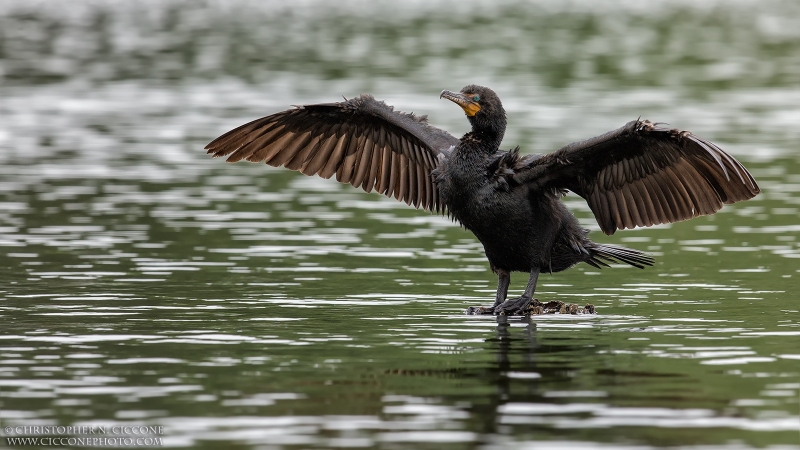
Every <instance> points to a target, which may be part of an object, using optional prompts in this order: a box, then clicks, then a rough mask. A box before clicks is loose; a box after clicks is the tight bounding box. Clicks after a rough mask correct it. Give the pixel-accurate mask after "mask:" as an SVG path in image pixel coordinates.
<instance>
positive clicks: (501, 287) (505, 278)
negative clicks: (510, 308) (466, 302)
mask: <svg viewBox="0 0 800 450" xmlns="http://www.w3.org/2000/svg"><path fill="white" fill-rule="evenodd" d="M495 273H497V293H496V294H495V297H494V305H492V306H470V307H469V308H467V314H469V315H475V314H494V309H495V308H497V305H499V304H501V303H503V301H505V299H506V295H508V285H509V284H510V283H511V275H509V273H508V271H507V270H503V269H495Z"/></svg>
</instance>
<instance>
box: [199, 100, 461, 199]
mask: <svg viewBox="0 0 800 450" xmlns="http://www.w3.org/2000/svg"><path fill="white" fill-rule="evenodd" d="M456 144H458V139H456V138H455V137H453V136H452V135H450V134H449V133H447V132H445V131H442V130H440V129H438V128H436V127H433V126H431V125H429V124H428V122H427V118H426V116H415V115H413V114H404V113H401V112H396V111H394V110H393V108H392V107H390V106H388V105H386V104H385V103H384V102H379V101H377V100H375V99H374V98H373V97H372V96H370V95H362V96H360V97H356V98H352V99H350V100H346V101H344V102H339V103H324V104H318V105H306V106H298V107H295V108H294V109H290V110H286V111H283V112H279V113H277V114H273V115H271V116H267V117H263V118H261V119H257V120H254V121H252V122H250V123H248V124H245V125H242V126H240V127H239V128H236V129H234V130H231V131H229V132H227V133H225V134H223V135H222V136H220V137H218V138H217V139H215V140H214V141H212V142H211V143H210V144H208V145H207V146H206V149H207V150H208V153H209V154H211V155H213V156H215V157H217V156H228V162H236V161H240V160H242V159H245V160H247V161H250V162H261V161H264V162H266V163H267V164H269V165H271V166H275V167H278V166H284V167H286V168H287V169H292V170H299V171H300V172H302V173H303V174H305V175H319V176H321V177H323V178H330V177H332V176H333V175H334V174H335V175H336V180H337V181H339V182H341V183H349V184H351V185H352V186H356V187H358V186H360V187H361V188H362V189H364V190H365V191H367V192H370V191H372V189H375V190H376V191H378V192H380V193H381V194H384V195H386V196H387V197H394V198H396V199H397V200H400V201H404V202H406V203H407V204H409V205H411V204H413V205H414V206H415V207H420V206H422V207H423V208H425V209H426V210H428V211H439V212H441V211H442V210H443V208H444V205H443V204H442V203H441V201H440V199H439V191H438V190H437V189H436V188H435V187H434V185H433V182H432V181H431V177H430V173H431V171H432V170H433V169H435V168H436V167H437V165H438V163H439V159H438V157H439V155H444V156H447V155H448V154H449V153H450V150H451V148H452V147H453V146H455V145H456Z"/></svg>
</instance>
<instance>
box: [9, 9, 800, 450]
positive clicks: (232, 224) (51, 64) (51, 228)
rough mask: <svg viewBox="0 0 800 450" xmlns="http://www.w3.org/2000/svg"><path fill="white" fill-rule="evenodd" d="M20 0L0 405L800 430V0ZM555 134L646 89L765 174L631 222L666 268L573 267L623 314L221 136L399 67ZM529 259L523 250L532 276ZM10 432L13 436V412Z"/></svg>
mask: <svg viewBox="0 0 800 450" xmlns="http://www.w3.org/2000/svg"><path fill="white" fill-rule="evenodd" d="M298 5H299V6H297V7H296V8H290V7H287V6H283V5H279V4H271V3H260V2H245V1H238V2H232V3H228V2H214V1H209V2H205V3H194V2H181V1H168V2H140V3H128V2H113V1H99V2H90V1H85V2H84V1H80V2H71V3H70V7H69V8H67V7H66V6H63V7H62V6H58V5H54V4H52V3H49V2H25V4H21V3H19V2H4V3H0V98H2V101H0V187H1V188H0V315H1V317H2V323H3V326H2V328H0V421H2V425H3V426H20V425H24V426H33V425H76V426H77V425H87V424H88V425H107V426H111V425H159V426H163V427H164V429H165V432H164V434H163V438H164V441H163V446H165V447H196V448H243V449H244V448H269V449H284V448H285V449H293V448H386V449H394V448H431V449H433V448H435V449H443V448H452V449H461V448H463V449H467V448H482V449H495V448H497V449H499V448H530V449H533V448H535V449H537V450H538V449H565V448H608V449H612V448H614V449H616V448H631V449H634V448H636V449H640V448H663V447H678V448H714V449H720V448H724V449H740V448H773V449H777V448H799V447H800V395H798V392H800V361H799V360H800V321H799V320H798V312H800V306H798V302H797V295H796V288H797V287H798V283H797V279H798V277H800V273H799V272H800V265H798V263H797V258H798V257H800V243H798V240H797V235H798V231H800V214H799V213H798V207H799V206H798V205H800V175H798V174H800V158H798V153H797V142H800V128H798V127H797V126H796V124H797V123H798V122H800V106H798V105H800V87H799V85H798V81H797V80H800V66H798V64H797V61H798V60H799V59H798V58H800V34H798V32H797V30H800V27H798V25H800V24H798V20H800V19H798V18H800V14H798V13H800V11H798V6H797V5H796V4H795V3H794V2H782V1H768V2H750V1H738V2H709V3H703V4H702V5H695V4H693V3H692V2H648V3H647V4H642V5H640V4H639V3H630V4H616V3H611V2H599V3H598V2H580V1H575V2H569V3H562V2H555V1H553V2H551V1H541V2H535V3H531V4H526V5H517V4H514V3H501V4H499V5H497V4H495V3H490V2H486V3H476V4H462V3H455V2H432V3H428V2H426V3H425V4H422V3H413V2H412V3H406V4H400V5H395V4H391V3H388V2H384V3H344V4H342V5H340V6H335V7H334V6H329V5H327V4H326V3H325V2H315V1H308V2H305V3H303V4H298ZM468 83H483V84H487V85H489V86H491V87H493V88H495V90H496V91H497V92H498V94H499V95H500V97H501V99H503V101H504V105H505V106H506V109H507V111H508V115H509V131H508V132H507V135H506V140H505V144H504V145H505V146H507V147H511V146H512V145H520V146H521V147H522V149H523V151H525V152H545V151H551V150H553V149H556V148H558V147H559V146H561V145H563V144H566V143H568V142H570V141H573V140H577V139H582V138H586V137H591V136H593V135H596V134H599V133H602V132H605V131H607V130H610V129H613V128H616V127H618V126H620V125H622V124H623V123H625V122H627V121H628V120H631V119H635V118H636V117H639V116H641V117H643V118H648V119H651V120H658V121H664V122H669V123H670V124H672V125H674V126H677V127H681V128H689V129H691V130H693V131H694V132H696V133H697V134H699V135H701V136H703V137H705V138H708V139H711V140H713V141H715V142H718V143H719V144H720V145H721V146H722V147H723V148H725V149H726V150H728V151H730V152H731V153H732V154H734V155H735V156H736V157H737V158H739V159H740V160H741V161H743V162H744V164H745V165H746V166H747V167H748V168H749V169H751V171H752V173H753V175H754V176H755V177H756V179H757V180H758V182H759V184H760V186H761V188H762V191H763V193H762V194H761V195H759V196H758V197H757V198H755V199H753V200H751V201H748V202H745V203H741V204H737V205H733V206H726V207H725V208H724V209H723V210H722V211H721V212H720V213H718V214H717V215H715V216H712V217H705V218H700V219H696V220H692V221H689V222H684V223H679V224H673V225H667V226H659V227H654V228H651V229H641V230H632V231H625V232H620V233H618V234H616V235H615V236H613V237H607V236H603V235H602V233H600V232H599V229H598V226H597V224H596V223H595V222H594V221H593V219H592V217H591V213H590V212H589V210H588V207H587V206H586V204H585V202H583V200H581V199H580V198H578V197H576V196H574V195H570V196H568V197H567V198H566V199H565V200H566V201H567V203H568V204H569V206H570V207H571V208H572V210H573V211H574V212H575V214H576V215H577V216H578V217H579V218H580V219H581V221H582V222H583V223H584V224H585V226H587V227H588V228H591V229H592V230H594V231H595V234H594V237H595V239H596V240H598V241H600V242H607V243H617V244H622V245H626V246H630V247H634V248H637V249H641V250H644V251H647V252H649V253H651V254H653V255H654V256H655V257H656V260H657V264H656V266H655V267H653V268H649V269H647V270H642V271H640V270H637V269H633V268H626V267H615V268H612V269H610V270H603V271H602V273H600V272H599V271H597V270H596V269H593V268H591V267H588V266H586V267H583V266H581V267H577V268H575V269H572V270H570V271H568V272H564V273H560V274H555V275H552V276H549V275H548V276H543V277H542V278H541V279H540V286H539V290H538V291H537V296H538V297H539V298H540V299H542V300H549V299H561V300H564V301H568V302H572V303H579V304H585V303H592V304H594V305H596V306H597V309H598V314H597V315H595V316H585V315H584V316H547V317H534V318H531V319H522V318H509V319H504V318H499V319H496V318H491V317H469V316H464V315H463V311H464V309H465V308H466V307H468V306H471V305H476V304H486V303H489V302H491V301H492V298H493V292H494V287H495V283H496V282H495V278H494V276H493V275H492V273H491V272H490V270H489V268H488V265H487V263H486V261H485V257H484V256H483V252H482V248H481V246H480V244H479V243H478V242H477V241H476V240H475V238H474V237H473V236H472V235H471V234H469V233H467V232H465V231H464V230H463V229H461V228H459V227H458V226H457V224H454V223H452V222H450V221H448V220H447V219H446V218H442V217H437V216H431V215H429V214H427V213H425V212H422V211H415V210H413V209H412V208H409V207H407V206H405V205H403V204H399V203H396V202H394V201H393V200H389V199H386V198H383V197H381V196H379V195H375V194H365V193H362V192H361V191H358V190H355V189H352V188H351V187H349V186H343V185H339V184H337V183H335V182H332V181H330V180H320V179H316V178H308V177H303V176H301V175H298V174H295V173H292V172H289V171H285V170H280V169H273V168H270V167H266V166H264V165H255V164H246V163H240V164H224V163H223V161H221V160H210V159H209V158H207V157H206V156H205V154H204V151H203V150H202V147H203V146H204V145H205V144H206V143H207V142H208V141H210V140H211V139H213V138H214V137H216V136H217V135H219V134H221V133H222V132H224V131H227V130H228V129H230V128H232V127H234V126H236V125H239V124H241V123H244V122H245V121H248V120H252V119H254V118H257V117H260V116H263V115H266V114H269V113H273V112H276V111H279V110H282V109H284V108H286V107H288V105H291V104H302V103H311V102H327V101H335V100H336V99H338V98H339V96H340V95H345V96H347V97H348V98H349V97H351V96H353V95H358V94H360V93H362V92H369V93H372V94H374V95H376V97H378V98H381V99H385V100H386V101H387V102H388V103H389V104H392V105H395V106H396V107H397V108H398V109H401V110H404V111H414V112H415V113H419V114H429V115H430V120H431V122H432V123H434V124H435V125H437V126H441V127H443V128H445V129H447V130H449V131H450V132H451V133H453V134H457V135H458V134H461V133H463V132H465V131H466V130H467V127H468V124H467V122H466V121H465V120H464V118H463V115H462V114H461V113H460V112H459V111H458V109H457V108H455V109H454V108H453V105H452V104H450V103H449V102H444V101H440V100H439V99H438V93H439V91H441V90H442V89H453V90H456V89H459V88H460V87H461V86H463V85H465V84H468ZM525 279H526V276H525V275H521V274H517V275H516V276H514V277H513V279H512V289H513V290H514V291H513V292H519V291H521V290H522V288H523V286H524V283H525ZM5 437H7V435H4V436H3V438H5Z"/></svg>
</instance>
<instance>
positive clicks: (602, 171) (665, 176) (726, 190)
mask: <svg viewBox="0 0 800 450" xmlns="http://www.w3.org/2000/svg"><path fill="white" fill-rule="evenodd" d="M513 179H514V181H515V182H516V183H526V184H528V185H529V186H531V187H538V188H541V189H569V190H571V191H573V192H575V193H576V194H578V195H580V196H581V197H583V198H584V199H586V201H587V203H589V207H590V208H591V210H592V212H593V213H594V215H595V217H596V219H597V223H599V224H600V228H601V229H602V230H603V231H604V232H605V233H606V234H614V232H615V231H616V230H621V229H625V228H633V227H636V226H639V227H646V226H650V225H655V224H660V223H668V222H677V221H681V220H686V219H690V218H692V217H697V216H702V215H707V214H713V213H715V212H717V211H718V210H719V209H720V208H722V205H723V204H726V203H735V202H738V201H742V200H747V199H749V198H752V197H755V196H756V195H757V194H758V193H759V192H760V189H759V187H758V185H757V184H756V181H755V180H754V179H753V177H752V175H750V173H749V172H748V171H747V169H745V168H744V167H743V166H742V165H741V164H740V163H739V161H737V160H735V159H734V158H733V157H732V156H730V155H729V154H727V153H725V152H724V151H722V149H720V148H719V147H717V146H716V145H715V144H713V143H711V142H709V141H706V140H704V139H701V138H699V137H697V136H694V135H692V134H691V133H689V132H688V131H679V130H674V129H668V128H663V127H659V126H657V125H656V124H653V123H651V122H649V121H646V120H645V121H639V120H635V121H632V122H629V123H628V124H626V125H625V126H623V127H622V128H620V129H618V130H615V131H611V132H609V133H606V134H604V135H602V136H598V137H595V138H592V139H588V140H585V141H581V142H575V143H572V144H569V145H567V146H566V147H563V148H561V149H559V150H557V151H555V152H553V153H550V154H547V155H544V156H542V157H540V158H536V159H532V160H530V161H529V162H528V163H527V164H526V165H525V166H524V167H521V168H519V169H517V170H516V171H515V174H514V176H513Z"/></svg>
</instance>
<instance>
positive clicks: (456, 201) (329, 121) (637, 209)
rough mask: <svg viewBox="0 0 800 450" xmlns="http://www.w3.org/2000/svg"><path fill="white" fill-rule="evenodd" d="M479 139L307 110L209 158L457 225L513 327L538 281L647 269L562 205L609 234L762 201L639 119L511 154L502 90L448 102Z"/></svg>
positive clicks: (372, 111) (217, 145)
mask: <svg viewBox="0 0 800 450" xmlns="http://www.w3.org/2000/svg"><path fill="white" fill-rule="evenodd" d="M440 98H446V99H448V100H451V101H453V102H455V103H456V104H457V105H459V106H460V107H461V108H462V109H463V110H464V112H465V113H466V115H467V118H468V119H469V122H470V124H471V125H472V131H470V132H468V133H467V134H465V135H464V136H463V137H462V138H461V139H457V138H455V137H454V136H452V135H450V134H449V133H447V132H446V131H443V130H440V129H438V128H436V127H433V126H431V125H430V124H428V121H427V117H426V116H415V115H414V114H405V113H401V112H397V111H394V109H393V108H392V107H390V106H387V105H386V104H385V103H384V102H380V101H377V100H375V99H374V98H373V97H372V96H370V95H361V96H360V97H356V98H352V99H350V100H347V99H345V101H344V102H338V103H323V104H317V105H306V106H298V107H295V108H294V109H290V110H286V111H283V112H279V113H277V114H273V115H271V116H267V117H264V118H261V119H257V120H254V121H253V122H250V123H248V124H245V125H242V126H240V127H238V128H236V129H234V130H232V131H229V132H227V133H225V134H223V135H222V136H220V137H218V138H217V139H215V140H214V141H213V142H211V143H210V144H208V145H207V146H206V149H207V150H208V153H209V154H212V155H213V156H215V157H217V156H228V162H235V161H239V160H242V159H245V160H247V161H250V162H261V161H265V162H266V163H267V164H269V165H271V166H276V167H277V166H284V167H286V168H288V169H292V170H299V171H300V172H302V173H303V174H305V175H319V176H321V177H323V178H330V177H332V176H333V175H334V174H335V175H336V180H337V181H339V182H342V183H349V184H351V185H352V186H356V187H358V186H360V187H361V188H362V189H364V190H365V191H367V192H370V191H372V190H373V189H375V190H376V191H378V192H380V193H381V194H384V195H386V196H387V197H394V198H396V199H397V200H400V201H404V202H406V203H407V204H409V205H412V204H413V205H414V207H417V208H419V207H422V208H424V209H426V210H428V211H431V212H438V213H448V214H449V215H450V216H452V217H453V218H455V219H456V220H458V221H459V222H460V223H461V224H462V225H463V226H464V227H466V228H467V229H468V230H470V231H472V232H473V233H474V234H475V236H476V237H477V238H478V239H479V240H480V241H481V243H482V244H483V247H484V250H485V252H486V257H487V258H488V259H489V264H490V265H491V268H492V271H494V272H495V273H496V274H497V276H498V280H499V281H498V284H497V295H496V297H495V301H494V305H493V306H491V307H486V308H478V309H476V308H470V309H469V310H468V312H475V311H478V312H490V313H495V314H513V313H517V312H519V311H524V310H525V308H526V307H527V305H528V304H529V303H530V302H531V299H532V297H533V293H534V290H535V289H536V281H537V279H538V277H539V273H540V272H542V271H544V272H551V273H552V272H559V271H562V270H565V269H568V268H570V267H572V266H574V265H575V264H577V263H579V262H585V263H587V264H590V265H592V266H594V267H598V268H599V267H601V266H608V264H609V263H611V262H620V263H625V264H629V265H631V266H635V267H638V268H644V266H649V265H652V264H653V259H652V258H651V257H650V256H647V255H646V254H644V253H642V252H639V251H637V250H632V249H628V248H624V247H617V246H613V245H605V244H596V243H594V242H592V241H591V240H589V238H588V237H587V234H588V230H585V229H583V228H582V227H581V226H580V225H579V223H578V221H577V219H575V217H574V216H573V215H572V214H571V213H570V212H569V210H567V208H566V206H565V205H564V203H563V202H561V200H560V199H561V197H562V196H563V195H564V194H565V193H566V191H567V190H570V191H572V192H574V193H576V194H578V195H579V196H581V197H583V198H584V199H585V200H586V201H587V202H588V203H589V207H590V208H591V210H592V212H593V213H594V215H595V218H596V219H597V223H598V224H600V229H601V230H603V232H605V233H606V234H609V235H611V234H614V232H615V231H616V230H618V229H619V230H621V229H625V228H634V227H637V226H638V227H646V226H651V225H655V224H660V223H669V222H677V221H681V220H686V219H690V218H693V217H697V216H702V215H707V214H713V213H715V212H716V211H718V210H719V209H720V208H722V205H723V204H726V203H735V202H738V201H741V200H747V199H749V198H752V197H754V196H755V195H757V194H758V193H759V192H760V190H759V187H758V185H757V184H756V181H755V180H754V179H753V177H752V176H751V175H750V173H749V172H748V171H747V170H746V169H745V168H744V167H743V166H742V165H741V164H740V163H739V162H738V161H736V160H735V159H734V158H733V157H731V156H730V155H728V154H727V153H725V152H724V151H722V150H721V149H720V148H719V147H717V146H716V145H715V144H713V143H711V142H709V141H706V140H704V139H701V138H699V137H697V136H694V135H692V134H691V133H689V132H687V131H679V130H675V129H668V128H664V127H661V126H659V125H658V124H655V123H652V122H649V121H647V120H634V121H632V122H629V123H627V124H626V125H624V126H623V127H622V128H619V129H617V130H614V131H611V132H609V133H606V134H604V135H602V136H598V137H595V138H592V139H588V140H585V141H581V142H575V143H572V144H569V145H567V146H565V147H563V148H561V149H559V150H557V151H555V152H552V153H549V154H546V155H525V156H523V155H520V154H519V147H517V148H515V149H513V150H511V151H503V150H500V149H499V147H500V143H501V142H502V140H503V134H504V133H505V130H506V113H505V110H503V106H502V104H501V103H500V99H499V98H498V97H497V95H496V94H495V93H494V91H492V90H491V89H489V88H486V87H482V86H476V85H470V86H466V87H465V88H463V89H462V90H461V92H457V93H456V92H451V91H442V93H441V95H440ZM515 271H517V272H528V273H530V278H529V280H528V285H527V287H526V288H525V292H524V294H522V296H521V297H519V298H516V299H509V300H506V294H507V292H508V285H509V282H510V279H511V278H510V273H511V272H515Z"/></svg>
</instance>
